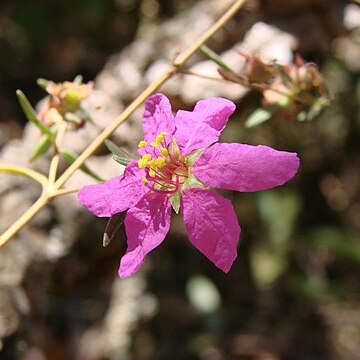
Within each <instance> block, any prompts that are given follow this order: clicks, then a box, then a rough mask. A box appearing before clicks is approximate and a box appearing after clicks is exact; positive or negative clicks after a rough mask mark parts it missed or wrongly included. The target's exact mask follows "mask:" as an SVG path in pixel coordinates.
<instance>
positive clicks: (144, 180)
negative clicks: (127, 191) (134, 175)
mask: <svg viewBox="0 0 360 360" xmlns="http://www.w3.org/2000/svg"><path fill="white" fill-rule="evenodd" d="M141 181H142V182H143V183H144V184H145V185H146V184H148V179H147V178H146V177H145V176H143V177H142V178H141Z"/></svg>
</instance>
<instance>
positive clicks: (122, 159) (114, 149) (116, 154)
mask: <svg viewBox="0 0 360 360" xmlns="http://www.w3.org/2000/svg"><path fill="white" fill-rule="evenodd" d="M105 145H106V147H107V148H108V150H109V151H110V152H111V153H112V154H113V159H114V160H115V161H116V162H117V163H119V164H121V165H124V166H126V165H127V164H128V163H129V162H130V161H131V160H133V159H134V157H133V156H132V155H130V154H129V153H128V152H127V151H125V150H123V149H121V148H119V147H118V146H117V145H116V144H115V143H113V142H112V141H111V140H105Z"/></svg>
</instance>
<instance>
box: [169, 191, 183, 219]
mask: <svg viewBox="0 0 360 360" xmlns="http://www.w3.org/2000/svg"><path fill="white" fill-rule="evenodd" d="M169 199H170V204H171V206H172V208H173V209H174V211H175V213H176V214H178V213H179V211H180V204H181V192H180V191H177V192H176V193H175V194H171V195H170V196H169Z"/></svg>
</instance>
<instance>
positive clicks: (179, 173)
mask: <svg viewBox="0 0 360 360" xmlns="http://www.w3.org/2000/svg"><path fill="white" fill-rule="evenodd" d="M166 135H167V133H166V132H165V131H163V132H161V133H160V134H159V135H157V136H156V137H155V139H154V141H152V142H150V144H149V145H148V144H147V143H146V141H143V140H142V141H140V142H139V145H138V147H139V148H144V150H145V154H144V155H143V156H142V157H141V158H140V159H139V161H138V166H139V168H140V169H145V172H146V175H145V176H143V177H142V182H143V183H144V184H145V185H147V186H148V187H149V188H150V189H152V190H154V191H156V192H161V193H165V194H175V193H177V192H178V191H179V190H181V188H182V186H183V184H184V183H185V182H186V180H187V179H188V177H189V168H188V165H187V161H186V158H185V157H184V156H182V155H181V153H180V149H179V146H178V145H177V143H176V140H175V138H173V139H172V140H171V142H170V144H169V145H167V144H166V142H165V140H164V137H165V136H166Z"/></svg>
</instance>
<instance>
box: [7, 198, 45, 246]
mask: <svg viewBox="0 0 360 360" xmlns="http://www.w3.org/2000/svg"><path fill="white" fill-rule="evenodd" d="M48 201H49V198H48V197H47V196H46V195H41V196H40V197H39V198H38V199H37V200H36V202H34V204H33V205H32V206H31V207H30V208H29V209H28V210H27V211H26V212H25V213H24V214H23V215H21V216H20V217H19V218H18V219H17V220H16V221H15V222H14V223H13V224H12V225H11V226H10V227H9V228H8V229H7V230H6V231H5V232H4V233H3V234H2V235H1V236H0V246H2V245H4V244H5V243H7V242H8V241H9V240H10V239H11V238H12V237H14V236H15V235H16V234H17V233H18V232H19V231H20V230H21V229H22V228H23V227H24V226H25V225H26V224H27V223H28V222H29V221H30V220H31V219H32V218H33V217H34V216H35V215H36V214H37V213H38V212H39V211H40V210H41V209H42V208H43V207H44V206H45V205H46V204H47V203H48Z"/></svg>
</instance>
